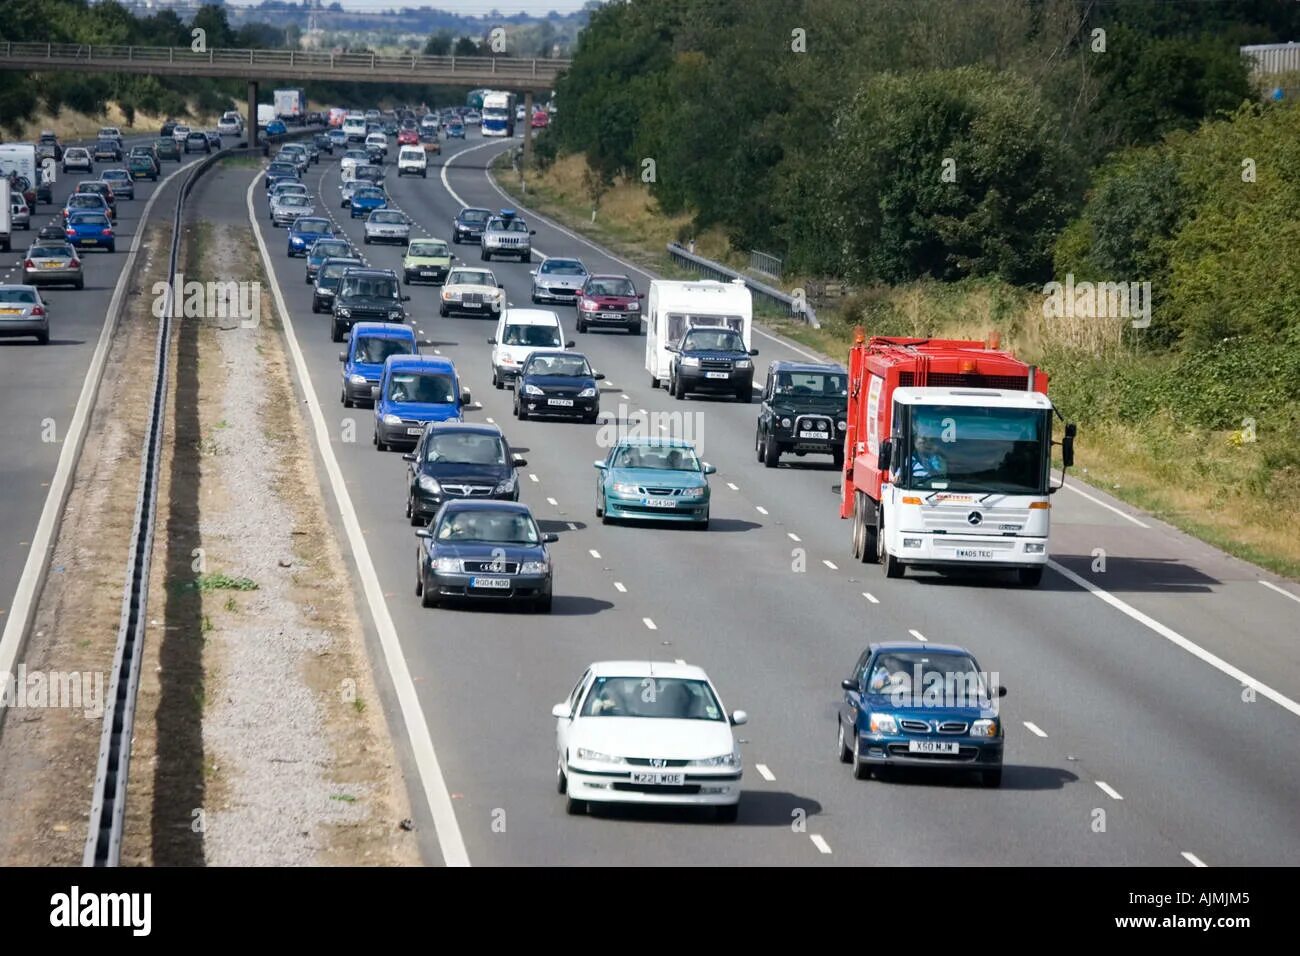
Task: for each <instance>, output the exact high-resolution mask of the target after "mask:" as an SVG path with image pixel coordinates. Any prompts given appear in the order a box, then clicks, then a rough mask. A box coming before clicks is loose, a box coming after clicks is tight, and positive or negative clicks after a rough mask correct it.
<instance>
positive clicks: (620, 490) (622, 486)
mask: <svg viewBox="0 0 1300 956" xmlns="http://www.w3.org/2000/svg"><path fill="white" fill-rule="evenodd" d="M614 494H616V495H639V494H641V488H640V486H639V485H632V484H628V483H627V482H625V481H616V482H614Z"/></svg>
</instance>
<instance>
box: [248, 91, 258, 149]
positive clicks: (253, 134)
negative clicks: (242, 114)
mask: <svg viewBox="0 0 1300 956" xmlns="http://www.w3.org/2000/svg"><path fill="white" fill-rule="evenodd" d="M248 148H249V149H257V80H249V81H248Z"/></svg>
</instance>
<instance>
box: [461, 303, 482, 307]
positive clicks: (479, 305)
mask: <svg viewBox="0 0 1300 956" xmlns="http://www.w3.org/2000/svg"><path fill="white" fill-rule="evenodd" d="M461 305H463V306H464V307H465V308H467V309H481V308H483V303H482V302H462V303H461Z"/></svg>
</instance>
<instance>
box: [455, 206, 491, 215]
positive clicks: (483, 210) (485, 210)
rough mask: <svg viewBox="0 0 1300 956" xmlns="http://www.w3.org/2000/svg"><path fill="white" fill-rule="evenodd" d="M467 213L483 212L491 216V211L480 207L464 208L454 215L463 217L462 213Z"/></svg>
mask: <svg viewBox="0 0 1300 956" xmlns="http://www.w3.org/2000/svg"><path fill="white" fill-rule="evenodd" d="M467 212H485V213H487V214H488V215H489V216H490V215H492V210H491V209H484V208H483V207H482V206H466V207H465V208H464V209H462V210H461V211H460V212H458V213H456V215H458V216H460V215H463V214H464V213H467Z"/></svg>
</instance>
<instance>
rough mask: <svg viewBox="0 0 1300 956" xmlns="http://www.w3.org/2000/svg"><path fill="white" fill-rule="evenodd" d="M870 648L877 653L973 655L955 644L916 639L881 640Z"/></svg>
mask: <svg viewBox="0 0 1300 956" xmlns="http://www.w3.org/2000/svg"><path fill="white" fill-rule="evenodd" d="M871 649H872V650H873V651H876V652H877V653H880V652H883V653H887V654H897V653H900V652H904V653H917V652H920V653H922V654H962V655H965V656H966V657H974V656H975V655H974V654H972V653H971V652H970V651H969V650H968V649H966V648H964V647H961V646H959V645H957V644H918V643H917V642H916V641H882V642H881V643H879V644H873V645H871Z"/></svg>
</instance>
